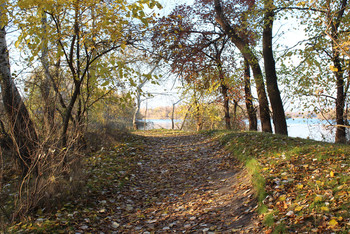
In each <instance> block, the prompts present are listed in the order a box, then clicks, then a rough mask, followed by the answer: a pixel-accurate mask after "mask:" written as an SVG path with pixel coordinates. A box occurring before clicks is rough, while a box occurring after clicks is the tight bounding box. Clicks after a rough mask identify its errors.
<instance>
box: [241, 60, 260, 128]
mask: <svg viewBox="0 0 350 234" xmlns="http://www.w3.org/2000/svg"><path fill="white" fill-rule="evenodd" d="M243 79H244V94H245V104H246V109H247V113H248V121H249V130H250V131H257V130H258V120H257V117H256V110H255V107H254V104H253V95H252V91H251V84H250V67H249V63H248V61H247V60H246V59H245V60H244V75H243Z"/></svg>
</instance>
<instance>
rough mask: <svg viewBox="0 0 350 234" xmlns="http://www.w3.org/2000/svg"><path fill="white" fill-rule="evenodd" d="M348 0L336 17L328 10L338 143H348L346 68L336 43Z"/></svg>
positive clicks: (344, 0)
mask: <svg viewBox="0 0 350 234" xmlns="http://www.w3.org/2000/svg"><path fill="white" fill-rule="evenodd" d="M347 2H348V1H347V0H342V1H341V6H340V8H339V11H337V13H336V15H335V16H336V17H334V14H330V12H328V15H327V20H328V22H329V24H330V25H331V27H330V28H331V37H332V38H331V40H332V55H333V56H332V62H333V65H334V67H335V68H336V70H335V71H334V75H335V78H336V85H337V98H336V102H335V105H336V106H335V113H336V122H337V126H336V132H335V142H336V143H343V144H345V143H346V128H345V121H344V108H345V96H346V94H345V93H344V69H343V68H342V65H341V60H340V53H339V49H338V44H337V43H336V42H337V41H338V39H339V37H338V30H339V26H340V23H341V20H342V19H343V15H344V12H345V7H346V5H347Z"/></svg>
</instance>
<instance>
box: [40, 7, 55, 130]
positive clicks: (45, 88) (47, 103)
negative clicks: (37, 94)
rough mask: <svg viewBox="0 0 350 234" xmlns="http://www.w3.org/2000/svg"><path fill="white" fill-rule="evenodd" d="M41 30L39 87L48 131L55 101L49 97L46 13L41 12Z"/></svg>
mask: <svg viewBox="0 0 350 234" xmlns="http://www.w3.org/2000/svg"><path fill="white" fill-rule="evenodd" d="M41 23H42V30H43V37H42V40H43V48H42V52H41V63H42V65H43V67H44V80H43V81H42V84H41V85H40V87H41V94H42V97H43V101H44V122H45V126H46V130H47V131H48V133H49V132H50V131H51V130H52V129H53V127H54V121H55V109H56V108H55V102H53V101H52V100H51V99H50V96H51V95H50V93H51V85H50V83H51V80H52V78H51V74H50V69H49V58H48V57H49V53H48V52H49V50H48V41H47V38H46V36H47V35H46V34H47V18H46V13H45V12H42V19H41Z"/></svg>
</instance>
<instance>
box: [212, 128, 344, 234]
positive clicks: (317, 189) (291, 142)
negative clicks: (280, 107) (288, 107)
mask: <svg viewBox="0 0 350 234" xmlns="http://www.w3.org/2000/svg"><path fill="white" fill-rule="evenodd" d="M210 135H212V136H216V137H217V138H219V139H220V141H221V142H222V143H223V144H224V145H225V146H226V148H227V149H228V150H230V151H231V152H232V154H233V156H234V157H235V158H237V159H239V160H240V161H242V162H244V163H245V165H246V167H247V168H248V169H249V172H250V173H251V174H252V176H253V179H252V182H253V184H254V187H255V190H256V195H257V198H258V201H259V211H260V212H262V213H264V212H265V218H264V221H263V222H264V224H265V226H266V227H265V228H266V229H270V230H273V232H274V233H285V232H289V231H293V232H294V231H297V232H321V233H322V232H339V233H347V231H349V230H350V226H349V224H350V215H349V212H348V211H349V210H350V205H349V204H350V190H349V188H350V180H349V177H350V170H349V155H350V146H348V145H337V144H330V143H324V142H318V141H312V140H305V139H300V138H290V137H286V136H282V135H273V134H268V133H257V132H228V131H217V132H210ZM271 210H272V212H268V211H271Z"/></svg>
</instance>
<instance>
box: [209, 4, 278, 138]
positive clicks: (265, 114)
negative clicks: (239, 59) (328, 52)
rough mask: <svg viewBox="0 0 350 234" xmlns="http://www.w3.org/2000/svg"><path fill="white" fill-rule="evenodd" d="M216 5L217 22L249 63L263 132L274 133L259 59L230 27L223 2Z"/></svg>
mask: <svg viewBox="0 0 350 234" xmlns="http://www.w3.org/2000/svg"><path fill="white" fill-rule="evenodd" d="M214 3H215V11H216V15H217V17H216V20H217V22H218V23H219V24H220V26H221V27H222V29H223V30H224V32H225V33H226V35H228V36H229V37H230V38H231V41H232V42H233V44H235V46H236V47H237V48H238V49H239V51H240V52H241V53H242V55H243V57H244V58H245V59H246V60H247V61H248V62H249V64H250V66H251V68H252V71H253V75H254V79H255V84H256V89H257V93H258V100H259V112H260V120H261V128H262V131H263V132H272V126H271V119H270V113H269V102H268V100H267V96H266V91H265V84H264V79H263V74H262V71H261V68H260V65H259V61H258V58H257V57H256V55H255V54H254V53H253V51H252V50H251V48H250V47H249V44H248V43H247V42H246V41H245V40H243V39H242V38H241V37H240V36H239V35H238V34H237V32H236V31H235V30H234V28H232V27H231V26H230V24H229V23H228V21H227V20H226V18H225V17H224V14H223V11H222V7H221V1H220V0H214Z"/></svg>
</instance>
